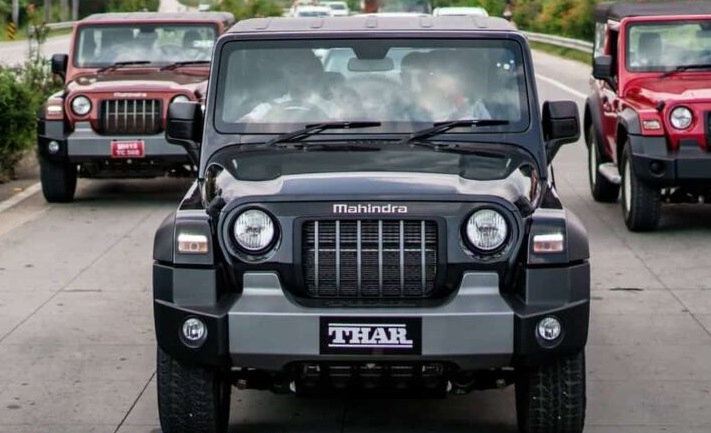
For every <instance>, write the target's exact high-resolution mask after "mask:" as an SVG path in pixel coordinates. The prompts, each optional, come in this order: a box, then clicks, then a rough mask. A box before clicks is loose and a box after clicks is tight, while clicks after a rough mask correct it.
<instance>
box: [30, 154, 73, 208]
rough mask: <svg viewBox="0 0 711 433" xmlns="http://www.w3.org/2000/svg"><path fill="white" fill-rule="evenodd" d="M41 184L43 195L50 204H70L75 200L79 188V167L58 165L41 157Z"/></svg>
mask: <svg viewBox="0 0 711 433" xmlns="http://www.w3.org/2000/svg"><path fill="white" fill-rule="evenodd" d="M39 164H40V182H41V183H42V194H43V195H44V199H45V200H47V202H48V203H68V202H70V201H72V200H73V199H74V193H75V191H76V188H77V167H76V165H72V164H61V163H59V164H57V163H55V162H51V161H47V160H46V159H44V158H42V157H40V160H39Z"/></svg>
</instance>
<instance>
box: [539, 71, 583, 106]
mask: <svg viewBox="0 0 711 433" xmlns="http://www.w3.org/2000/svg"><path fill="white" fill-rule="evenodd" d="M536 78H537V79H539V80H541V81H543V82H545V83H548V84H550V85H553V86H555V87H557V88H559V89H561V90H563V91H564V92H568V93H570V94H571V95H573V96H577V97H578V98H580V99H582V100H585V99H587V97H588V95H586V94H585V93H583V92H579V91H577V90H575V89H573V88H572V87H570V86H566V85H565V84H563V83H561V82H560V81H558V80H554V79H553V78H549V77H546V76H544V75H540V74H536Z"/></svg>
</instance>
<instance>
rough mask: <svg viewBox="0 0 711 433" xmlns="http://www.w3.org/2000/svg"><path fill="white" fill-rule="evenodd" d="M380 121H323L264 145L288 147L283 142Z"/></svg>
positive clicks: (368, 126)
mask: <svg viewBox="0 0 711 433" xmlns="http://www.w3.org/2000/svg"><path fill="white" fill-rule="evenodd" d="M380 125H381V123H380V122H323V123H316V124H313V125H306V127H305V128H303V129H298V130H296V131H293V132H288V133H286V134H282V135H279V136H277V137H274V138H273V139H271V140H269V141H267V142H266V143H264V146H275V145H276V146H279V147H286V146H284V145H283V143H288V142H292V141H299V140H303V139H304V138H307V137H310V136H312V135H315V134H318V133H320V132H322V131H326V130H328V129H358V128H373V127H376V126H380Z"/></svg>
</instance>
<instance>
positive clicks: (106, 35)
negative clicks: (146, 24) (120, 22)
mask: <svg viewBox="0 0 711 433" xmlns="http://www.w3.org/2000/svg"><path fill="white" fill-rule="evenodd" d="M133 42H134V35H133V29H130V28H118V29H114V30H105V31H103V32H102V34H101V49H100V51H99V59H100V60H101V61H102V62H109V63H113V62H120V61H124V60H138V59H135V58H134V57H135V56H134V55H133V48H135V47H133Z"/></svg>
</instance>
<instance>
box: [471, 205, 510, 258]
mask: <svg viewBox="0 0 711 433" xmlns="http://www.w3.org/2000/svg"><path fill="white" fill-rule="evenodd" d="M466 232H467V238H468V239H469V242H471V244H472V246H474V248H476V249H478V250H481V251H485V252H489V251H494V250H496V249H497V248H499V247H500V246H502V245H503V244H504V242H506V238H507V236H508V233H509V227H508V224H507V223H506V219H505V218H504V216H503V215H501V214H500V213H498V212H496V211H495V210H492V209H482V210H479V211H476V212H474V214H473V215H472V216H471V217H470V218H469V221H467V227H466Z"/></svg>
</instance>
